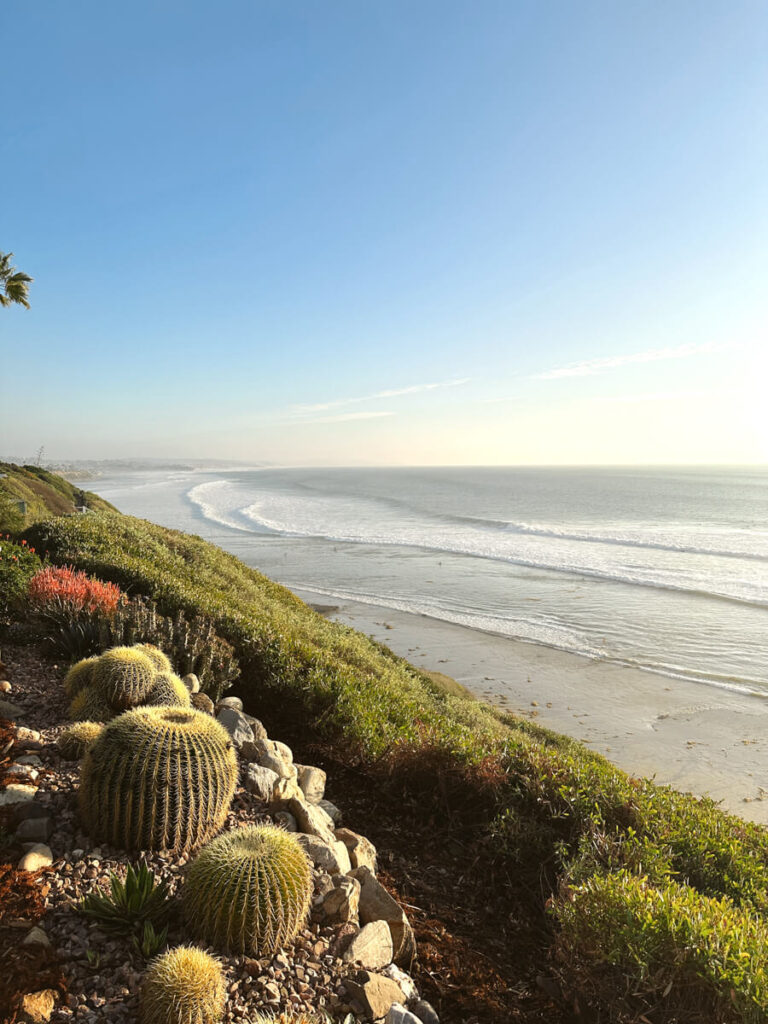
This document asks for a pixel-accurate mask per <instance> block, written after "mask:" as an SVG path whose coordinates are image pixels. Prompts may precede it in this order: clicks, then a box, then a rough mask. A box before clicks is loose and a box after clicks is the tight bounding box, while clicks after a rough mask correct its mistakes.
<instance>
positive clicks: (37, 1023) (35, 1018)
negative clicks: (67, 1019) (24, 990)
mask: <svg viewBox="0 0 768 1024" xmlns="http://www.w3.org/2000/svg"><path fill="white" fill-rule="evenodd" d="M56 999H57V996H56V992H55V991H54V990H53V989H52V988H44V989H41V990H40V991H39V992H29V993H28V994H27V995H25V996H24V998H23V999H22V1000H21V1007H20V1010H21V1018H20V1019H21V1020H22V1021H24V1022H25V1024H47V1021H49V1020H50V1019H51V1015H52V1013H53V1011H54V1010H55V1009H56Z"/></svg>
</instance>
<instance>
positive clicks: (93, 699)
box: [69, 686, 115, 722]
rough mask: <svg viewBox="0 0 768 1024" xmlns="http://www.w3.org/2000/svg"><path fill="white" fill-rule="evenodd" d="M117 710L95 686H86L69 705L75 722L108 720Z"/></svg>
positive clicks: (71, 716) (70, 713)
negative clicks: (113, 708)
mask: <svg viewBox="0 0 768 1024" xmlns="http://www.w3.org/2000/svg"><path fill="white" fill-rule="evenodd" d="M114 715H115V712H114V711H113V710H112V708H111V707H110V706H109V704H107V702H106V700H105V699H104V697H103V696H102V695H101V693H100V692H99V691H98V690H96V688H95V687H94V686H84V687H83V688H82V690H80V692H79V693H78V694H77V695H76V696H75V697H74V698H73V700H72V703H71V704H70V705H69V717H70V718H71V719H72V721H73V722H108V721H109V720H110V718H114Z"/></svg>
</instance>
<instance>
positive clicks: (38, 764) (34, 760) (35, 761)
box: [16, 754, 43, 768]
mask: <svg viewBox="0 0 768 1024" xmlns="http://www.w3.org/2000/svg"><path fill="white" fill-rule="evenodd" d="M16 764H28V765H31V766H32V767H33V768H42V767H43V762H42V759H41V758H39V757H38V756H37V754H22V755H21V757H17V758H16Z"/></svg>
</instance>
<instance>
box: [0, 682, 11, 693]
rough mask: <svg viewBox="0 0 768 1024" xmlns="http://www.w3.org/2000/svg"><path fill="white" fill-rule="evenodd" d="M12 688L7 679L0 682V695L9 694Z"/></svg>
mask: <svg viewBox="0 0 768 1024" xmlns="http://www.w3.org/2000/svg"><path fill="white" fill-rule="evenodd" d="M12 689H13V687H12V686H11V684H10V683H9V682H8V680H7V679H3V680H2V681H0V693H10V692H11V690H12Z"/></svg>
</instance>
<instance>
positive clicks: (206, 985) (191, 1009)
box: [139, 946, 227, 1024]
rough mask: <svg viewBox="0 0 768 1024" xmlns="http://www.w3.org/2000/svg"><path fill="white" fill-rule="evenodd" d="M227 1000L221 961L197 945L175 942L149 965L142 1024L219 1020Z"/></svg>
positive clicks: (211, 1023) (208, 1023)
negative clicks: (175, 944)
mask: <svg viewBox="0 0 768 1024" xmlns="http://www.w3.org/2000/svg"><path fill="white" fill-rule="evenodd" d="M226 1001H227V988H226V982H225V980H224V973H223V971H222V969H221V964H220V963H219V961H218V960H216V959H215V958H214V957H212V956H210V955H209V954H208V953H206V952H204V951H203V950H202V949H198V948H197V947H196V946H176V947H175V948H174V949H169V950H168V952H167V953H163V954H162V956H159V957H157V958H156V959H155V960H153V961H152V963H151V964H150V965H149V967H148V968H147V972H146V975H145V977H144V983H143V985H142V987H141V1014H140V1018H139V1019H140V1021H141V1024H219V1022H220V1021H221V1018H222V1016H223V1014H224V1006H225V1004H226Z"/></svg>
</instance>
